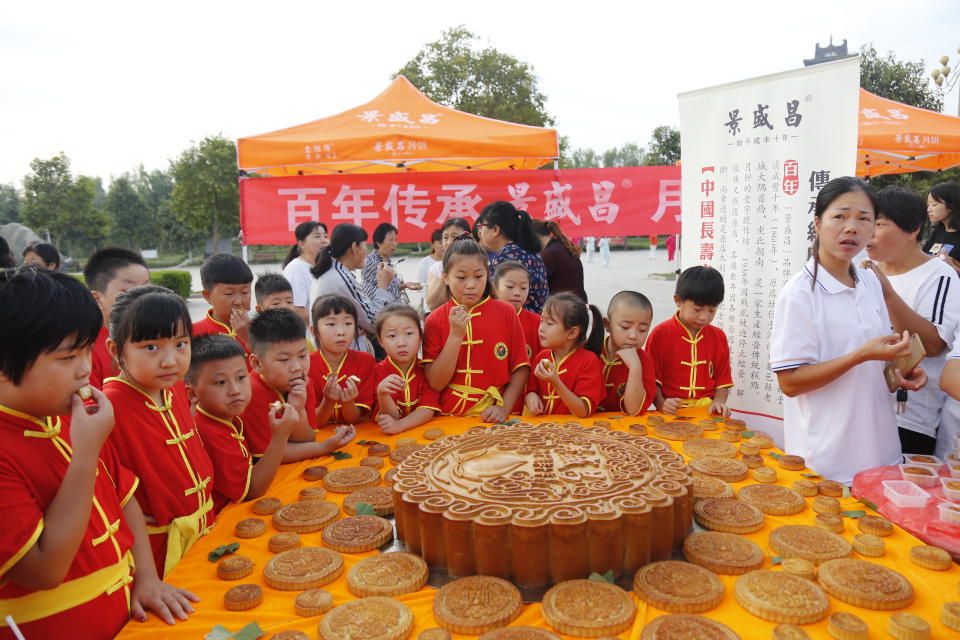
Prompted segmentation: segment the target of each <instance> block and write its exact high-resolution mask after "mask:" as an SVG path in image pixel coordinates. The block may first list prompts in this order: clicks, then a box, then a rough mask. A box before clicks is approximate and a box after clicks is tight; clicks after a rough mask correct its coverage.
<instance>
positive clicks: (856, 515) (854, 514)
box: [840, 509, 867, 519]
mask: <svg viewBox="0 0 960 640" xmlns="http://www.w3.org/2000/svg"><path fill="white" fill-rule="evenodd" d="M840 515H842V516H846V517H848V518H854V519H856V518H859V517H861V516H865V515H867V512H866V511H864V510H863V509H856V510H854V511H841V512H840Z"/></svg>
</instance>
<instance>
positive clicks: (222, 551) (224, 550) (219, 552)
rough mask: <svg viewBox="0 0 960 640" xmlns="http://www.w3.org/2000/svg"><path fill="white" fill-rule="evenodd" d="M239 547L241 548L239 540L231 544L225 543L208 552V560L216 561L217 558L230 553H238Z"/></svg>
mask: <svg viewBox="0 0 960 640" xmlns="http://www.w3.org/2000/svg"><path fill="white" fill-rule="evenodd" d="M239 548H240V543H239V542H231V543H230V544H225V545H223V546H220V547H217V548H216V549H214V550H213V551H211V552H210V553H208V554H207V560H209V561H210V562H216V561H217V560H219V559H220V558H222V557H223V556H225V555H227V554H228V553H236V552H237V549H239Z"/></svg>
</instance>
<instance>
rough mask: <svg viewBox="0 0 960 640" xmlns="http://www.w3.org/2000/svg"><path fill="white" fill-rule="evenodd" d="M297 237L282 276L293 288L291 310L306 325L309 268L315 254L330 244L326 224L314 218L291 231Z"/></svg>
mask: <svg viewBox="0 0 960 640" xmlns="http://www.w3.org/2000/svg"><path fill="white" fill-rule="evenodd" d="M293 235H294V237H295V238H296V239H297V242H296V244H294V245H293V246H292V247H290V253H288V254H287V257H286V259H285V260H284V261H283V276H284V277H285V278H286V279H287V280H288V281H289V282H290V288H291V289H292V290H293V310H294V311H296V312H297V315H299V316H300V319H301V320H303V323H304V324H306V325H309V324H310V311H309V310H308V309H307V306H308V305H309V303H310V285H312V284H313V275H311V273H310V269H312V268H313V265H314V264H315V263H316V261H317V255H319V254H320V252H321V251H322V250H323V248H324V247H326V246H327V245H329V244H330V239H329V238H328V237H327V225H325V224H323V223H322V222H317V221H315V220H309V221H307V222H301V223H300V224H298V225H297V228H296V229H295V230H294V231H293Z"/></svg>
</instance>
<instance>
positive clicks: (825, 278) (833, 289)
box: [804, 257, 856, 293]
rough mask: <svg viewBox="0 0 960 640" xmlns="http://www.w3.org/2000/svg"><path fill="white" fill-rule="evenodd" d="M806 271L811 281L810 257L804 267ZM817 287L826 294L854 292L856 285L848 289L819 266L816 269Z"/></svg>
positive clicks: (811, 259)
mask: <svg viewBox="0 0 960 640" xmlns="http://www.w3.org/2000/svg"><path fill="white" fill-rule="evenodd" d="M804 268H805V269H806V270H807V274H808V275H809V276H810V279H811V280H812V279H813V258H812V257H811V258H810V259H809V260H807V264H806V266H805V267H804ZM817 285H818V286H819V287H820V289H821V290H822V291H825V292H826V293H843V292H844V291H855V290H856V285H854V286H853V287H848V286H847V285H845V284H843V283H842V282H840V281H839V280H837V279H836V278H834V277H833V275H832V274H831V273H830V272H829V271H827V270H826V269H824V268H823V265H820V266H819V267H818V268H817Z"/></svg>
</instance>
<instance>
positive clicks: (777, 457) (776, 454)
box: [770, 451, 783, 460]
mask: <svg viewBox="0 0 960 640" xmlns="http://www.w3.org/2000/svg"><path fill="white" fill-rule="evenodd" d="M770 457H771V458H775V459H777V460H779V459H780V458H782V457H783V456H782V455H780V454H779V453H777V452H776V451H771V452H770Z"/></svg>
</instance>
